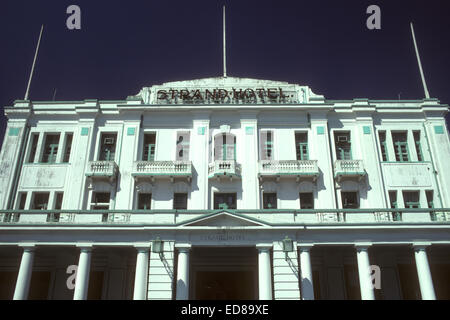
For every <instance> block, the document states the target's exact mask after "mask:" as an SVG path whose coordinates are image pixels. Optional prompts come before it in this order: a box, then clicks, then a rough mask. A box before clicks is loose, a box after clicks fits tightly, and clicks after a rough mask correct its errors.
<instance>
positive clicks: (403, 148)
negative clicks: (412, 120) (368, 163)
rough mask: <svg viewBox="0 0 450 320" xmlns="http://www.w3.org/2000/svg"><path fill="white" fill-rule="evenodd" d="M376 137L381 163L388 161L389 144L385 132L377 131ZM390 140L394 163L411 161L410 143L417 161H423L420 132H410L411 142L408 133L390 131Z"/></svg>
mask: <svg viewBox="0 0 450 320" xmlns="http://www.w3.org/2000/svg"><path fill="white" fill-rule="evenodd" d="M378 137H379V140H380V148H381V158H382V161H389V144H388V142H387V134H386V131H379V132H378ZM391 138H392V147H393V152H394V156H395V161H397V162H409V161H412V157H411V150H410V143H413V148H414V150H415V153H416V155H417V161H424V156H423V152H422V139H421V132H420V130H415V131H413V132H412V141H411V140H410V139H408V131H392V132H391ZM408 142H410V143H408ZM391 150H392V149H391Z"/></svg>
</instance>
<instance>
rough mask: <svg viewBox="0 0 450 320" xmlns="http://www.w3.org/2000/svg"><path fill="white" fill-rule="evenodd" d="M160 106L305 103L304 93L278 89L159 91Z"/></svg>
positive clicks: (169, 89) (171, 89) (157, 98)
mask: <svg viewBox="0 0 450 320" xmlns="http://www.w3.org/2000/svg"><path fill="white" fill-rule="evenodd" d="M156 100H157V103H158V104H185V103H186V104H255V103H256V104H264V103H268V104H274V103H275V104H292V103H304V102H305V101H304V92H303V90H301V91H300V94H299V93H297V92H296V91H295V90H292V89H291V90H289V89H283V88H281V87H278V88H275V87H274V88H241V89H235V88H211V89H204V88H203V89H196V88H195V89H180V88H178V89H174V88H168V89H159V90H157V91H156Z"/></svg>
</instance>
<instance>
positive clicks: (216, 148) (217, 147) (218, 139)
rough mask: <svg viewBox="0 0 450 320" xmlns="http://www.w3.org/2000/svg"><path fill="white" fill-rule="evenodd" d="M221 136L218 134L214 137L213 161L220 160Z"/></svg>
mask: <svg viewBox="0 0 450 320" xmlns="http://www.w3.org/2000/svg"><path fill="white" fill-rule="evenodd" d="M222 145H223V135H222V134H218V135H216V136H215V137H214V160H222V155H223V150H222V148H223V147H222Z"/></svg>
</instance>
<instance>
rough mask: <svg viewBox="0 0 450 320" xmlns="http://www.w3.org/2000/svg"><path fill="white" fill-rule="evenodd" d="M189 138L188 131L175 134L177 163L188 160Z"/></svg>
mask: <svg viewBox="0 0 450 320" xmlns="http://www.w3.org/2000/svg"><path fill="white" fill-rule="evenodd" d="M189 138H190V133H189V132H188V131H182V132H177V155H176V159H177V161H188V160H189Z"/></svg>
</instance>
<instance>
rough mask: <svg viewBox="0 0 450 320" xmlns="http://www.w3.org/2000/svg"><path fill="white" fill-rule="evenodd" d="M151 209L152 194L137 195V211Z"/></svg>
mask: <svg viewBox="0 0 450 320" xmlns="http://www.w3.org/2000/svg"><path fill="white" fill-rule="evenodd" d="M151 208H152V194H151V193H139V194H138V210H151Z"/></svg>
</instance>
